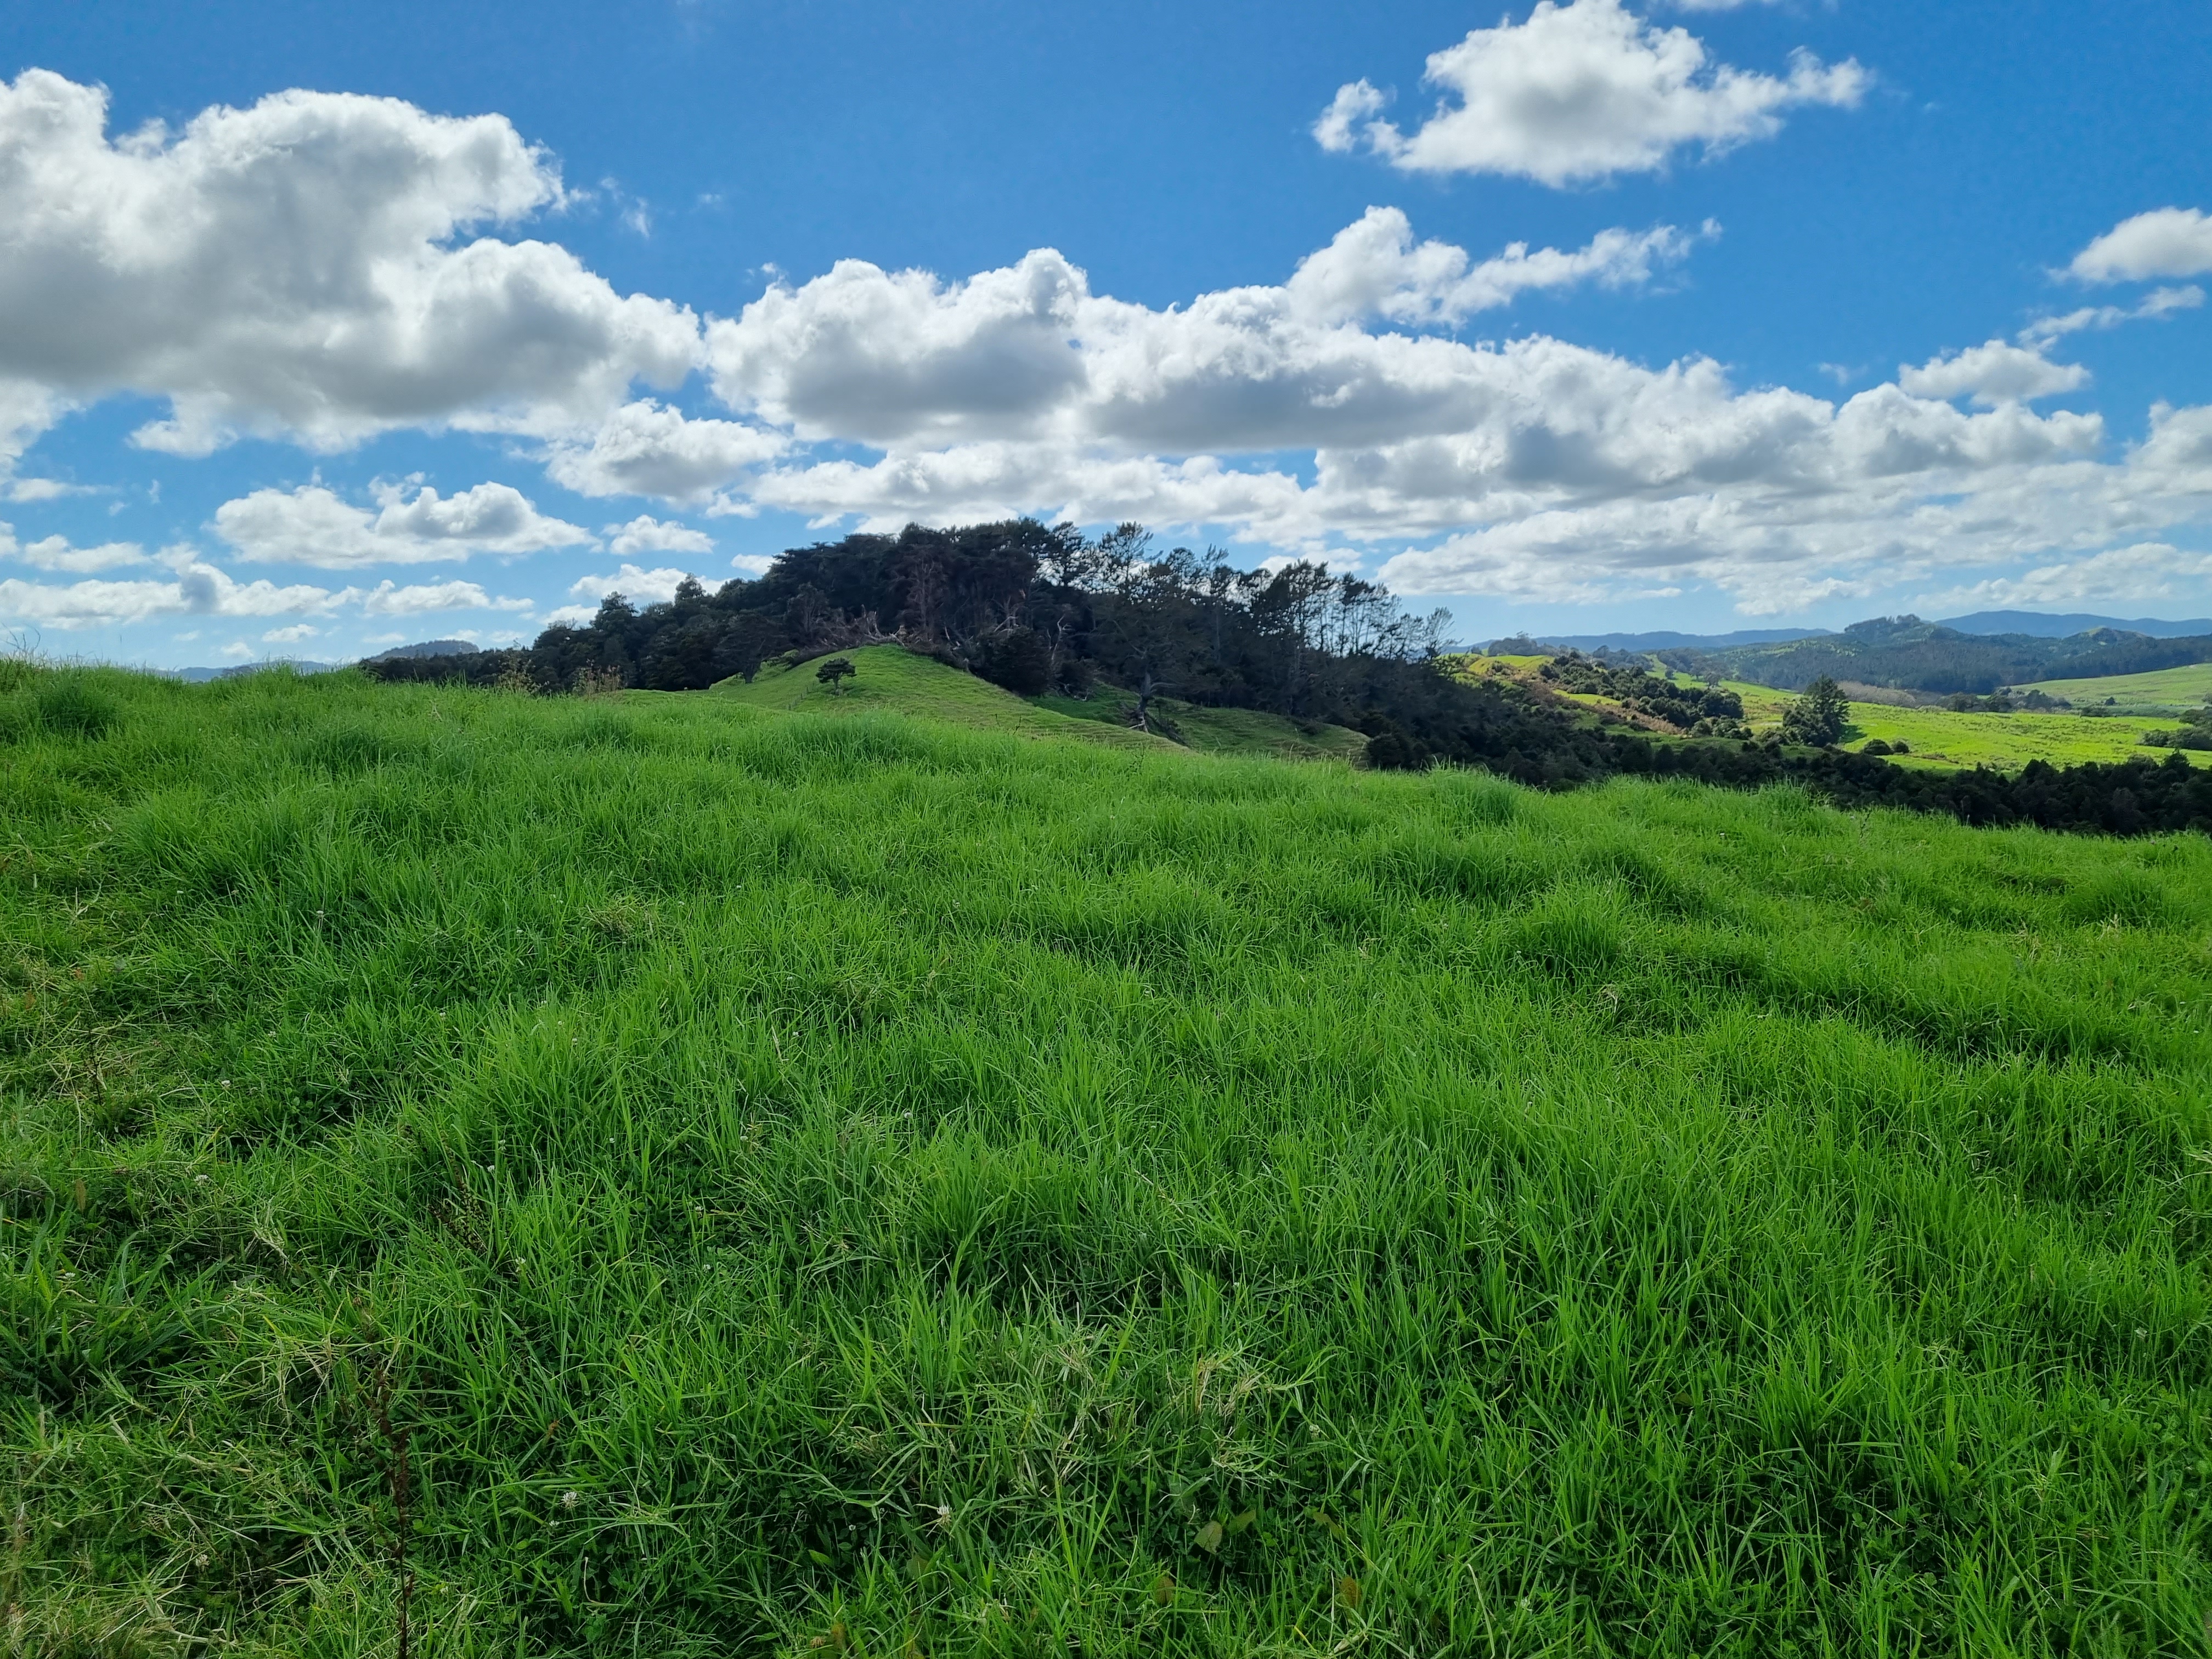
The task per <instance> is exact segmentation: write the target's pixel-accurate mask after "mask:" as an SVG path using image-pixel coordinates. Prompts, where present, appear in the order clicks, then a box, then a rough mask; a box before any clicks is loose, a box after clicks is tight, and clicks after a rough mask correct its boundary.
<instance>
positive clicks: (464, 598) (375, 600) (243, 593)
mask: <svg viewBox="0 0 2212 1659" xmlns="http://www.w3.org/2000/svg"><path fill="white" fill-rule="evenodd" d="M163 559H164V562H168V563H171V564H172V565H173V567H174V569H175V579H174V580H169V581H161V580H136V581H80V582H72V583H70V584H69V585H68V586H51V585H47V584H44V583H39V582H30V581H23V580H15V579H10V580H5V581H0V622H13V623H34V624H37V625H40V626H42V627H50V628H58V629H78V628H101V627H120V626H125V625H128V624H130V623H141V622H148V621H151V620H153V619H155V618H157V617H199V616H210V617H332V616H335V615H337V614H338V613H339V612H341V611H348V610H354V609H358V611H360V613H361V614H362V615H363V616H368V617H416V616H423V615H427V614H429V613H431V612H434V611H529V610H531V609H532V604H531V601H529V600H528V599H503V598H495V597H493V596H492V595H490V594H488V593H486V592H484V590H483V588H481V587H479V586H477V584H476V583H474V582H466V581H452V582H436V583H425V584H422V585H419V586H409V587H402V586H398V585H397V584H395V583H393V582H392V581H389V580H386V581H382V582H380V583H378V584H377V586H374V587H373V588H361V587H347V588H343V589H340V590H338V591H337V592H332V591H331V589H329V588H326V587H314V586H307V585H304V584H302V585H297V586H278V585H276V583H274V582H270V581H252V582H241V581H239V580H236V579H235V578H234V577H232V576H231V575H230V574H228V572H226V571H223V570H220V569H218V568H216V567H214V566H213V565H210V564H206V563H204V562H201V561H200V560H199V559H198V558H197V557H196V556H193V555H192V554H191V552H190V550H179V551H177V552H174V553H172V554H165V555H164V556H163ZM312 631H313V630H310V632H312ZM179 637H182V636H181V635H180V636H179ZM263 637H264V639H275V638H276V637H277V635H276V634H273V633H272V634H267V635H263ZM286 637H288V638H299V639H305V638H307V637H308V635H307V634H306V633H299V632H297V631H296V629H295V630H294V631H293V632H292V633H290V634H288V635H286Z"/></svg>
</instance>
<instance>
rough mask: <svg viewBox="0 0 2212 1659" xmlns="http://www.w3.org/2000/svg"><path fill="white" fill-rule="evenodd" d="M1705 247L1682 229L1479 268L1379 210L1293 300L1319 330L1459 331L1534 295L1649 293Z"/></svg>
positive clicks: (1308, 275)
mask: <svg viewBox="0 0 2212 1659" xmlns="http://www.w3.org/2000/svg"><path fill="white" fill-rule="evenodd" d="M1702 234H1704V235H1705V236H1708V237H1710V236H1717V235H1718V234H1720V227H1719V225H1717V224H1716V223H1715V222H1712V221H1711V220H1710V219H1709V220H1707V221H1706V222H1705V227H1704V229H1703V232H1702ZM1695 240H1697V239H1696V238H1694V237H1691V236H1686V235H1685V234H1683V233H1682V232H1680V231H1679V230H1677V229H1676V228H1674V226H1672V225H1658V226H1655V227H1654V228H1652V229H1650V230H1647V231H1642V232H1636V231H1628V230H1622V229H1619V228H1615V229H1612V230H1601V231H1600V232H1599V233H1598V234H1596V235H1595V236H1594V237H1592V238H1591V239H1590V241H1589V245H1588V246H1584V247H1581V248H1577V249H1576V250H1574V251H1572V252H1561V251H1560V250H1559V249H1558V248H1553V247H1547V248H1540V249H1538V250H1537V251H1536V252H1533V253H1532V252H1529V250H1528V244H1527V243H1526V242H1515V243H1512V244H1510V246H1508V247H1507V248H1506V249H1505V251H1504V252H1502V253H1500V254H1498V255H1497V256H1496V257H1494V258H1488V259H1485V260H1483V261H1482V262H1481V263H1480V264H1474V263H1473V262H1472V261H1471V260H1470V259H1469V258H1468V252H1467V250H1466V249H1465V248H1461V247H1454V246H1451V244H1449V243H1448V242H1437V241H1427V242H1422V243H1420V244H1419V245H1418V246H1416V245H1415V243H1414V241H1413V225H1412V223H1411V222H1410V221H1408V220H1407V217H1406V216H1405V215H1404V214H1403V213H1402V212H1401V211H1400V210H1398V209H1396V208H1372V207H1371V208H1370V209H1368V210H1367V211H1366V212H1365V213H1364V214H1363V215H1362V216H1360V218H1359V219H1358V222H1355V223H1353V224H1351V225H1347V226H1346V228H1344V229H1342V230H1340V231H1339V232H1337V234H1336V236H1335V238H1334V240H1332V241H1331V242H1330V243H1329V245H1328V246H1327V247H1325V248H1323V249H1322V250H1321V251H1320V252H1317V253H1310V254H1308V255H1307V256H1306V257H1305V258H1304V259H1302V260H1300V261H1299V262H1298V268H1297V270H1296V271H1295V272H1294V273H1293V274H1292V275H1291V280H1290V281H1289V282H1288V283H1285V285H1284V290H1283V291H1284V294H1285V296H1286V298H1287V300H1288V301H1289V303H1290V307H1291V309H1292V310H1293V311H1294V312H1295V313H1297V314H1299V315H1301V316H1304V317H1306V318H1309V319H1312V320H1314V321H1316V322H1349V321H1352V320H1354V319H1359V318H1364V317H1376V318H1380V319H1383V320H1384V321H1387V322H1393V323H1407V324H1412V325H1416V326H1425V325H1435V324H1439V323H1456V322H1461V321H1462V320H1464V319H1467V318H1468V317H1470V316H1473V315H1474V313H1477V312H1480V311H1489V310H1492V309H1495V308H1496V307H1500V306H1508V305H1510V304H1512V303H1513V301H1514V300H1515V299H1516V298H1517V297H1519V296H1520V295H1522V294H1524V293H1527V292H1528V291H1530V290H1532V289H1567V288H1574V287H1577V286H1579V285H1580V284H1582V283H1597V284H1598V285H1599V286H1601V287H1603V288H1615V289H1618V288H1629V287H1634V286H1638V285H1641V284H1643V283H1648V282H1650V280H1651V276H1652V273H1653V271H1654V270H1655V269H1656V268H1657V267H1660V266H1664V265H1671V264H1679V263H1680V261H1681V260H1682V259H1684V258H1686V257H1687V256H1688V254H1689V252H1690V249H1691V247H1692V245H1693V244H1694V242H1695Z"/></svg>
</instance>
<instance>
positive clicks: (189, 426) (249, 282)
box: [0, 70, 698, 455]
mask: <svg viewBox="0 0 2212 1659" xmlns="http://www.w3.org/2000/svg"><path fill="white" fill-rule="evenodd" d="M106 117H107V96H106V92H105V91H104V90H102V89H101V88H95V87H85V86H79V85H76V84H75V83H73V82H70V81H68V80H65V79H64V78H63V77H62V76H58V75H54V74H52V73H50V72H48V71H46V70H25V71H24V72H23V73H22V74H21V76H18V77H17V78H16V80H15V82H14V83H13V84H12V85H9V84H6V83H0V224H5V225H6V226H7V227H8V239H9V246H8V258H6V259H5V260H4V261H0V452H7V451H9V449H10V448H11V447H12V450H13V453H21V446H22V444H23V442H24V441H27V439H26V435H35V434H36V432H37V431H38V430H40V429H43V428H44V427H45V426H46V425H47V424H50V423H51V422H52V419H53V418H54V416H55V415H56V413H57V412H58V410H59V409H60V408H61V407H62V406H64V404H67V403H68V402H70V401H71V400H79V401H81V400H85V399H90V398H99V397H101V396H104V395H106V394H108V393H112V392H124V391H132V392H142V393H144V394H147V395H150V396H155V397H162V398H168V399H169V400H170V402H171V405H172V408H171V412H170V415H169V416H168V417H167V419H165V420H161V421H157V422H153V423H151V424H150V425H149V426H148V427H146V428H143V429H142V431H141V433H140V434H139V441H140V442H142V443H143V444H144V445H145V446H147V447H151V448H155V449H161V450H165V451H167V452H170V453H178V454H185V455H196V454H204V453H208V452H209V451H210V449H213V448H215V447H218V446H219V445H221V444H222V443H223V442H225V441H228V439H229V438H230V437H231V436H232V435H234V434H235V433H238V432H252V433H258V434H265V435H276V436H285V437H290V438H294V439H295V440H297V441H301V442H304V443H307V444H309V445H311V446H313V447H320V448H334V447H342V446H344V445H347V444H350V443H352V442H355V441H357V440H359V439H361V438H362V437H364V436H366V435H370V434H372V433H375V432H378V431H382V430H385V429H387V428H395V427H409V426H423V425H440V424H447V423H450V424H453V425H457V426H463V427H467V428H475V429H484V430H502V431H516V432H524V433H538V434H541V435H544V434H550V433H553V432H556V431H566V430H568V429H571V428H574V427H575V426H576V425H577V424H578V423H579V422H597V421H598V420H599V419H601V418H603V417H604V416H605V414H606V413H608V412H609V411H611V410H613V409H615V408H616V407H617V405H619V404H621V403H622V402H623V399H624V398H625V397H626V396H627V395H628V392H629V387H630V386H631V385H632V384H633V382H635V381H636V380H644V381H646V382H647V383H648V384H652V385H656V386H673V385H674V384H676V383H677V382H678V381H680V380H682V379H683V377H684V374H686V373H688V372H689V370H690V368H691V367H692V364H693V363H694V362H695V361H696V352H697V337H698V328H697V321H696V318H694V317H693V315H692V314H691V313H690V312H689V311H688V310H685V309H684V308H682V307H677V306H674V305H671V304H670V303H668V302H667V301H662V300H656V299H650V298H647V297H644V296H641V295H631V296H629V297H628V298H624V297H623V296H621V295H617V294H616V293H615V291H614V290H613V289H611V287H609V286H608V284H607V283H606V282H605V280H604V279H602V278H601V277H599V276H596V275H594V274H593V273H592V272H591V271H589V270H586V269H585V268H584V267H583V265H582V264H580V263H579V262H578V261H577V259H576V258H574V255H572V254H570V253H569V252H567V251H566V250H565V249H563V248H561V247H558V246H555V245H553V244H550V243H547V242H542V241H527V240H526V241H515V242H508V241H502V240H498V239H497V238H495V237H489V236H473V237H472V236H471V233H473V232H476V231H477V230H479V229H481V228H484V227H486V226H511V225H514V224H517V223H519V222H521V221H523V220H524V219H526V218H527V217H528V216H531V215H532V214H533V213H536V212H538V211H540V210H544V209H547V208H551V207H556V206H558V205H559V204H561V203H562V199H563V197H562V186H561V182H560V179H559V175H558V173H556V170H555V168H554V167H553V165H552V163H551V161H550V159H549V158H548V157H547V156H546V155H544V152H542V151H540V150H538V149H533V148H532V147H531V146H530V145H528V144H526V143H524V142H523V140H522V138H521V137H520V135H519V134H518V133H516V131H514V129H513V126H512V125H510V124H509V123H508V122H507V120H506V119H505V118H503V117H500V116H477V117H472V118H448V117H444V116H434V115H429V114H426V113H425V112H422V110H419V109H416V108H415V107H414V106H411V105H409V104H405V103H402V102H400V101H398V100H394V99H386V98H367V97H357V96H353V95H350V94H325V93H312V92H300V91H293V92H284V93H279V94H275V95H273V96H270V97H268V98H264V99H263V100H261V101H260V102H259V103H258V104H255V105H253V106H252V107H251V108H247V109H230V108H226V107H221V106H217V107H214V108H210V109H208V110H205V111H203V112H201V113H199V114H198V115H197V116H195V117H193V118H191V121H189V122H188V123H187V124H186V125H185V126H184V127H183V128H182V129H181V130H180V131H174V132H172V131H168V130H167V129H165V128H163V127H161V126H160V125H158V124H157V125H151V126H149V127H146V128H143V129H141V130H140V131H137V132H136V133H133V134H131V135H128V136H126V137H123V138H121V139H119V140H117V139H112V138H110V137H108V136H107V133H106ZM9 388H14V390H12V391H11V390H9ZM11 432H12V433H13V434H14V435H13V436H12V437H10V436H9V433H11Z"/></svg>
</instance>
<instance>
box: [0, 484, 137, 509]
mask: <svg viewBox="0 0 2212 1659" xmlns="http://www.w3.org/2000/svg"><path fill="white" fill-rule="evenodd" d="M93 493H94V492H93V489H92V488H91V486H90V485H88V484H73V483H63V482H62V481H61V480H60V479H59V478H9V479H5V480H0V495H5V496H6V497H7V498H8V499H9V501H59V500H61V499H62V498H63V497H64V496H65V495H91V494H93ZM118 505H119V503H118ZM114 510H115V508H114V507H111V508H109V511H111V512H112V511H114Z"/></svg>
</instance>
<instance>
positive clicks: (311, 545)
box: [215, 481, 592, 570]
mask: <svg viewBox="0 0 2212 1659" xmlns="http://www.w3.org/2000/svg"><path fill="white" fill-rule="evenodd" d="M410 482H411V481H410ZM371 493H372V494H373V495H374V499H375V501H376V503H377V509H376V511H374V512H373V513H372V512H371V511H369V510H368V508H366V507H356V506H354V505H353V504H352V503H351V502H349V501H346V500H344V499H343V497H341V496H339V495H337V494H336V493H335V492H334V491H331V490H330V489H325V488H324V487H323V486H322V485H320V484H302V485H301V486H300V487H299V488H298V489H289V490H285V489H257V490H255V491H254V492H253V493H252V495H244V496H240V498H239V499H237V500H235V501H225V502H224V503H223V504H222V506H221V507H217V508H216V514H215V527H216V533H217V534H219V535H221V536H222V538H223V539H224V540H225V541H227V542H228V543H229V544H231V545H232V546H233V547H234V548H236V549H237V550H238V551H239V553H240V556H243V557H245V558H247V559H251V560H252V561H254V562H257V563H261V564H307V565H316V566H319V567H321V568H324V569H328V570H343V569H348V568H358V567H360V566H363V565H373V564H420V563H425V562H432V561H437V560H445V559H465V558H467V557H468V556H470V555H471V554H474V553H500V554H508V555H514V554H523V553H538V552H543V551H544V550H547V549H549V548H556V547H574V546H577V545H579V544H585V543H588V542H590V541H592V534H591V532H589V531H587V530H582V529H579V528H578V527H577V526H574V525H572V524H567V523H564V522H562V520H559V519H550V518H547V517H546V516H545V515H544V514H543V513H539V512H538V509H537V508H536V507H533V506H532V505H531V503H530V501H529V500H528V498H527V497H526V496H525V495H523V494H522V493H521V492H520V490H517V489H513V488H512V487H511V486H509V485H507V484H501V483H480V484H477V485H476V486H475V487H474V488H473V489H464V490H461V491H459V493H457V494H455V495H447V496H441V495H439V494H438V492H437V491H436V490H435V489H431V488H430V487H429V486H428V485H427V484H416V485H415V486H414V494H413V495H411V496H410V495H409V494H408V493H407V486H405V485H401V484H394V483H379V484H377V485H374V486H373V488H372V492H371Z"/></svg>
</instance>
